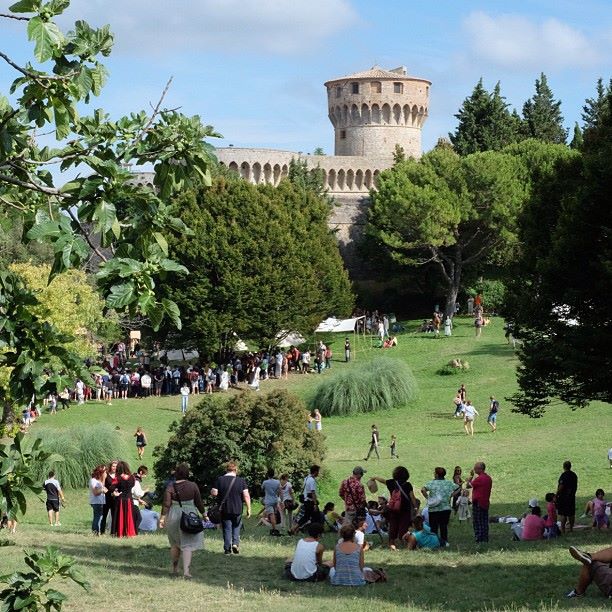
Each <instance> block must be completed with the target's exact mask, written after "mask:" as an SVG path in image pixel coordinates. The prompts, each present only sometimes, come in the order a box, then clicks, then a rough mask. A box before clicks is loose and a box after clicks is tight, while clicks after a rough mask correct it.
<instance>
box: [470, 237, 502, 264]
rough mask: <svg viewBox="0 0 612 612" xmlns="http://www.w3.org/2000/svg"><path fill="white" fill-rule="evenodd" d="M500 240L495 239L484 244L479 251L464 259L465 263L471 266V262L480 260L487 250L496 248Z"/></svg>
mask: <svg viewBox="0 0 612 612" xmlns="http://www.w3.org/2000/svg"><path fill="white" fill-rule="evenodd" d="M498 242H499V241H493V242H492V243H491V244H485V245H483V246H482V248H480V249H478V251H476V253H474V255H470V256H469V257H468V258H467V259H464V260H463V265H464V266H469V265H470V264H473V263H474V262H475V261H478V260H479V259H480V258H481V257H482V256H483V255H484V253H485V252H486V251H487V250H489V249H492V248H494V247H495V246H496V245H497V244H498Z"/></svg>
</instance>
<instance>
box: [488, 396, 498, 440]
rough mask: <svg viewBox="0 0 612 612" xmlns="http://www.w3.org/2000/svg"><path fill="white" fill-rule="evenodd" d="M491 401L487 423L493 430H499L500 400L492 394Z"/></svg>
mask: <svg viewBox="0 0 612 612" xmlns="http://www.w3.org/2000/svg"><path fill="white" fill-rule="evenodd" d="M489 399H490V401H491V403H490V404H489V416H488V417H487V423H488V424H489V427H490V428H491V431H493V432H495V431H497V413H498V412H499V402H498V401H497V400H496V399H495V398H494V397H493V396H491V397H490V398H489Z"/></svg>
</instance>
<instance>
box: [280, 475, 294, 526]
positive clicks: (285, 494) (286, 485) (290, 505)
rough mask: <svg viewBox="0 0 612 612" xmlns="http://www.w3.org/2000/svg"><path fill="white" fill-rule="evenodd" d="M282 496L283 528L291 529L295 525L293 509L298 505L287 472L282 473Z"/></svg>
mask: <svg viewBox="0 0 612 612" xmlns="http://www.w3.org/2000/svg"><path fill="white" fill-rule="evenodd" d="M278 495H279V497H280V508H281V519H282V523H281V529H286V530H287V531H290V530H291V527H292V526H293V511H294V510H295V508H296V507H297V504H296V503H295V498H294V496H293V485H292V484H291V483H290V482H289V476H288V475H287V474H281V476H280V489H279V490H278Z"/></svg>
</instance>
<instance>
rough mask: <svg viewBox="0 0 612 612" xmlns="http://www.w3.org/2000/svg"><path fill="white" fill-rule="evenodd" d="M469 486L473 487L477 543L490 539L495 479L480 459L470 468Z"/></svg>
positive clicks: (473, 518)
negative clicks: (491, 502) (490, 515)
mask: <svg viewBox="0 0 612 612" xmlns="http://www.w3.org/2000/svg"><path fill="white" fill-rule="evenodd" d="M468 487H470V488H471V489H472V512H473V517H472V521H473V524H474V536H475V537H476V542H477V543H482V542H488V541H489V506H490V500H491V489H492V488H493V479H492V478H491V477H490V476H489V475H488V474H487V473H486V465H485V464H484V462H483V461H478V462H477V463H476V464H475V465H474V469H473V470H470V479H469V480H468Z"/></svg>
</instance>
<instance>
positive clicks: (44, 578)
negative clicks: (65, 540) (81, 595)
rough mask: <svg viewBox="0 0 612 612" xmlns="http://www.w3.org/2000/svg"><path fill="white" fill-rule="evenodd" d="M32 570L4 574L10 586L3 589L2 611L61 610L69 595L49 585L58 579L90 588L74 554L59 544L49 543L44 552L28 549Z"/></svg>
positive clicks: (28, 561) (28, 563) (0, 595)
mask: <svg viewBox="0 0 612 612" xmlns="http://www.w3.org/2000/svg"><path fill="white" fill-rule="evenodd" d="M24 560H25V562H26V564H27V565H28V567H29V568H30V570H31V571H29V572H15V573H13V574H9V575H7V576H2V577H0V582H5V583H8V587H7V588H6V589H3V590H2V591H0V601H2V608H1V610H2V612H14V611H17V610H26V611H28V612H38V611H39V610H61V609H62V605H63V603H64V601H66V599H67V598H66V595H64V594H63V593H62V592H60V591H57V590H55V589H54V588H47V585H48V584H49V583H50V582H51V581H52V580H53V579H54V578H60V579H69V580H72V581H74V582H76V583H77V584H78V585H80V586H82V587H83V588H84V589H85V590H88V589H89V584H88V583H87V581H86V580H85V578H84V576H82V574H81V573H80V572H79V570H78V569H77V568H76V567H75V561H74V559H73V558H72V557H69V556H67V555H62V554H61V553H60V552H59V551H58V550H57V549H56V548H55V547H53V546H47V548H46V549H45V552H44V553H37V552H27V551H26V552H25V559H24Z"/></svg>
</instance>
